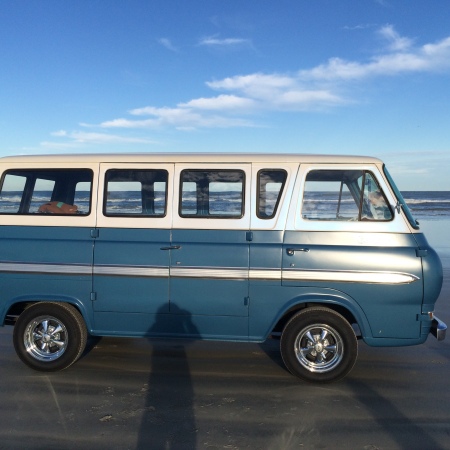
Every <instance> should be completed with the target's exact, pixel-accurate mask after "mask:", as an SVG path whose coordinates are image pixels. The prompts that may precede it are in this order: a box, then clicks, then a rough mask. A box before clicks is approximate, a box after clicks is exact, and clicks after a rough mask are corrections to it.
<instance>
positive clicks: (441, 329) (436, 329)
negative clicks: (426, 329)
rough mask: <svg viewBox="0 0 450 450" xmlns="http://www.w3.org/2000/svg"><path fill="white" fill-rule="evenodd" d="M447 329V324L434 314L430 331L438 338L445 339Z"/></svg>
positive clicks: (439, 339)
mask: <svg viewBox="0 0 450 450" xmlns="http://www.w3.org/2000/svg"><path fill="white" fill-rule="evenodd" d="M446 331H447V325H446V324H445V323H444V322H442V320H440V319H438V318H437V317H436V316H435V315H433V321H432V322H431V330H430V333H431V334H432V335H433V336H434V337H435V338H436V339H437V340H438V341H443V340H444V339H445V333H446Z"/></svg>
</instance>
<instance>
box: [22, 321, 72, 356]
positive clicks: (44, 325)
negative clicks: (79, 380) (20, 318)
mask: <svg viewBox="0 0 450 450" xmlns="http://www.w3.org/2000/svg"><path fill="white" fill-rule="evenodd" d="M68 342H69V338H68V333H67V329H66V327H65V325H64V324H63V323H62V322H61V321H60V320H58V319H56V318H55V317H51V316H40V317H36V318H35V319H33V320H32V321H31V322H30V323H29V324H28V325H27V327H26V329H25V333H24V336H23V343H24V346H25V350H26V351H27V352H28V353H29V354H30V355H31V356H32V357H33V358H35V359H37V360H38V361H54V360H55V359H58V358H59V357H60V356H61V355H62V354H63V353H64V352H65V351H66V348H67V344H68Z"/></svg>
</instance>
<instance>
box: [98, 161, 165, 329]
mask: <svg viewBox="0 0 450 450" xmlns="http://www.w3.org/2000/svg"><path fill="white" fill-rule="evenodd" d="M172 177H173V165H171V164H118V163H116V164H101V167H100V180H102V183H100V184H101V186H102V187H101V190H100V192H99V204H98V217H97V237H96V239H95V258H94V293H95V298H94V299H93V300H94V302H93V303H94V311H95V327H96V329H97V330H98V331H99V332H103V333H106V334H107V333H108V332H110V333H122V334H128V335H143V334H147V333H148V332H149V330H150V328H151V326H152V324H153V323H154V321H155V315H157V314H163V313H168V312H169V259H170V251H169V248H170V234H171V230H170V228H171V221H172V218H171V208H170V207H169V206H168V203H169V199H170V198H171V197H172Z"/></svg>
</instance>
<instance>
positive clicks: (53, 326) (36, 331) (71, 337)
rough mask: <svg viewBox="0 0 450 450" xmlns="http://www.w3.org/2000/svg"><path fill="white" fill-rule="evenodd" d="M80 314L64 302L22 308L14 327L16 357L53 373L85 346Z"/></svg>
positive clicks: (84, 332) (84, 328)
mask: <svg viewBox="0 0 450 450" xmlns="http://www.w3.org/2000/svg"><path fill="white" fill-rule="evenodd" d="M86 340H87V330H86V326H85V324H84V321H83V318H82V316H81V314H80V313H79V312H78V311H77V310H76V309H75V308H74V307H73V306H72V305H68V304H65V303H37V304H35V305H33V306H30V307H29V308H28V309H26V310H25V311H24V312H23V313H22V314H21V315H20V316H19V318H18V319H17V322H16V324H15V326H14V333H13V342H14V348H15V350H16V353H17V355H18V356H19V358H20V359H21V360H22V361H23V362H24V363H25V364H26V365H27V366H29V367H31V368H32V369H35V370H40V371H46V372H54V371H58V370H63V369H66V368H67V367H69V366H70V365H72V364H73V363H74V362H75V361H76V360H77V359H78V358H79V357H80V356H81V354H82V353H83V350H84V348H85V346H86Z"/></svg>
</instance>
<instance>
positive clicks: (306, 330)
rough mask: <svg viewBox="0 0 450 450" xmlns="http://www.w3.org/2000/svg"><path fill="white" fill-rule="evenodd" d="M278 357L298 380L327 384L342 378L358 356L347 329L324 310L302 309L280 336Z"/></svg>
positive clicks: (343, 323) (346, 323)
mask: <svg viewBox="0 0 450 450" xmlns="http://www.w3.org/2000/svg"><path fill="white" fill-rule="evenodd" d="M280 346H281V356H282V357H283V361H284V364H285V365H286V367H287V368H288V370H289V371H290V372H291V373H292V374H293V375H296V376H297V377H299V378H302V379H303V380H307V381H314V382H319V383H330V382H332V381H338V380H340V379H342V378H343V377H345V376H346V375H347V374H348V373H349V372H350V371H351V370H352V368H353V366H354V365H355V362H356V358H357V356H358V343H357V339H356V336H355V332H354V331H353V328H352V327H351V325H350V324H349V323H348V322H347V320H345V319H344V317H342V316H341V315H340V314H338V313H337V312H335V311H333V310H331V309H328V308H324V307H311V308H306V309H304V310H302V311H300V312H298V313H297V314H295V316H293V317H292V318H291V319H290V320H289V322H288V323H287V324H286V326H285V327H284V330H283V333H282V335H281V343H280Z"/></svg>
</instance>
